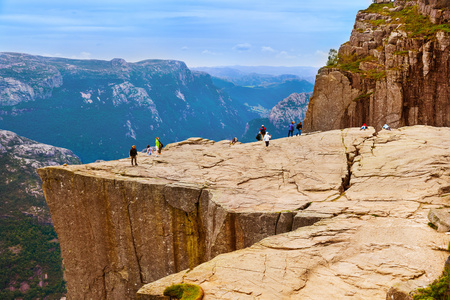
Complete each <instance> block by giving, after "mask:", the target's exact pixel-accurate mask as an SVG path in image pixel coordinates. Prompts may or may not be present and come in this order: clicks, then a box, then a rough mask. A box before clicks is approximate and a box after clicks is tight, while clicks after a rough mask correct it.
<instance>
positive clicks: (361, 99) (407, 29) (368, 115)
mask: <svg viewBox="0 0 450 300" xmlns="http://www.w3.org/2000/svg"><path fill="white" fill-rule="evenodd" d="M449 8H450V2H449V1H437V0H435V1H425V0H418V1H394V2H393V3H390V4H372V5H371V6H370V7H369V8H368V9H367V10H364V11H360V12H358V14H357V16H356V21H355V26H354V29H353V31H352V34H351V37H350V41H349V42H347V43H345V44H343V45H342V46H341V47H340V49H339V53H338V57H337V59H336V60H335V61H334V62H333V61H331V62H330V64H329V66H328V67H326V68H322V69H320V70H319V73H318V75H317V76H316V83H315V87H314V93H313V97H312V98H311V101H310V104H309V107H308V111H307V113H306V117H305V121H304V129H305V131H306V132H310V131H317V130H330V129H338V128H346V127H352V126H361V125H362V124H363V123H367V124H369V125H371V126H374V127H375V128H376V129H377V130H378V129H380V128H381V126H383V124H384V123H388V124H389V125H390V126H391V127H399V126H407V125H415V124H425V125H432V126H450V108H449V107H450V103H449V99H450V90H449V86H450V71H449V70H450V62H449V49H450V26H449V25H448V24H449V20H450V13H449Z"/></svg>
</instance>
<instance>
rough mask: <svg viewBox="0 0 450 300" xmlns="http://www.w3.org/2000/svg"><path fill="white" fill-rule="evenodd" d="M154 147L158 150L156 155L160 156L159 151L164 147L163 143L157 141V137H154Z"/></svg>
mask: <svg viewBox="0 0 450 300" xmlns="http://www.w3.org/2000/svg"><path fill="white" fill-rule="evenodd" d="M155 145H156V149H158V154H159V155H161V150H162V148H163V147H164V145H163V143H161V141H160V140H159V137H156V140H155ZM158 154H156V156H158Z"/></svg>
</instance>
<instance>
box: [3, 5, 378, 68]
mask: <svg viewBox="0 0 450 300" xmlns="http://www.w3.org/2000/svg"><path fill="white" fill-rule="evenodd" d="M371 2H372V1H371V0H341V1H338V0H322V1H305V0H278V1H273V0H259V1H254V0H239V1H238V0H120V1H118V0H108V1H106V0H90V1H88V0H77V1H74V0H0V52H23V53H29V54H35V55H44V56H59V57H67V58H94V59H105V60H110V59H112V58H123V59H125V60H127V61H129V62H135V61H140V60H144V59H156V58H158V59H176V60H182V61H184V62H186V64H187V65H188V66H189V67H200V66H231V65H245V66H259V65H264V66H314V67H320V66H323V65H324V64H325V62H326V59H327V53H328V50H329V49H330V48H335V49H338V48H339V46H340V45H341V44H342V43H344V42H346V41H347V40H348V39H349V38H350V33H351V30H352V28H353V24H354V21H355V16H356V13H357V12H358V10H361V9H365V8H367V7H368V6H369V5H370V3H371Z"/></svg>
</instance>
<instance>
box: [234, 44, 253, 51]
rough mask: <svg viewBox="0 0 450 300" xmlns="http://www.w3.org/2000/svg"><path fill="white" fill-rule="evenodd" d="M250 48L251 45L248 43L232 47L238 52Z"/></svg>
mask: <svg viewBox="0 0 450 300" xmlns="http://www.w3.org/2000/svg"><path fill="white" fill-rule="evenodd" d="M251 48H252V45H251V44H249V43H243V44H237V45H236V46H234V47H233V50H235V51H239V52H245V51H249V50H250V49H251Z"/></svg>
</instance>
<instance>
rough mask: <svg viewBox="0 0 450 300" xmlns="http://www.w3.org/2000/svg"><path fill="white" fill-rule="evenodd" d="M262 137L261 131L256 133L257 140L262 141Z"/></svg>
mask: <svg viewBox="0 0 450 300" xmlns="http://www.w3.org/2000/svg"><path fill="white" fill-rule="evenodd" d="M261 139H262V137H261V131H260V132H258V134H257V135H256V140H257V141H261Z"/></svg>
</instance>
